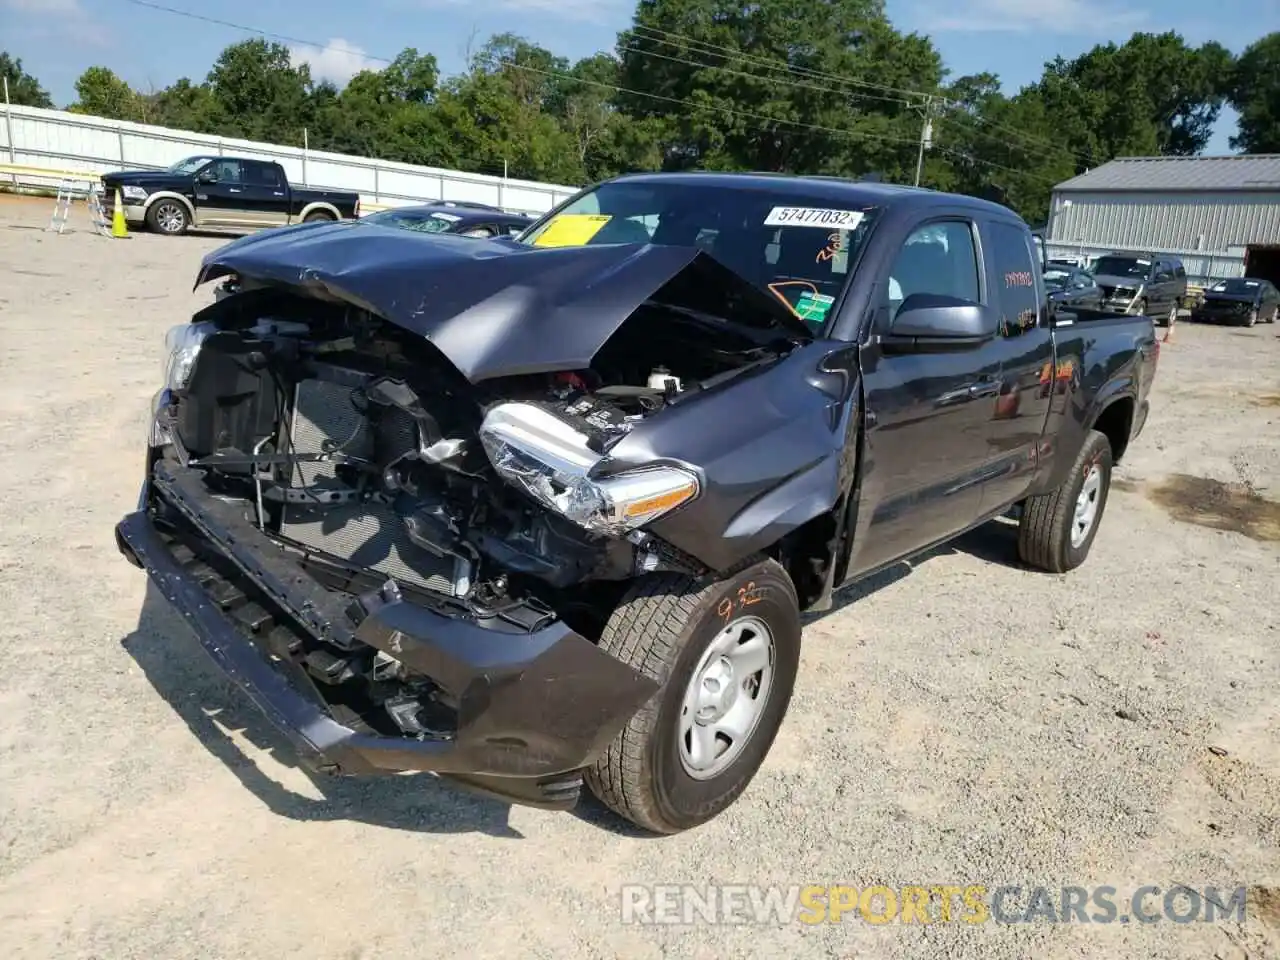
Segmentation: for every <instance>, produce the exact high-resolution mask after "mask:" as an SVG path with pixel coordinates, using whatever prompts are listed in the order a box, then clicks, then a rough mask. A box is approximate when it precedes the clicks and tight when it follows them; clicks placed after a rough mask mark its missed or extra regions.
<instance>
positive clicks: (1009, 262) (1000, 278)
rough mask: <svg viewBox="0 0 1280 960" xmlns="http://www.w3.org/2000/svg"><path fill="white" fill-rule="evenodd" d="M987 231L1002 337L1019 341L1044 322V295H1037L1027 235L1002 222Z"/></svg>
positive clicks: (994, 224)
mask: <svg viewBox="0 0 1280 960" xmlns="http://www.w3.org/2000/svg"><path fill="white" fill-rule="evenodd" d="M987 229H988V233H989V235H990V237H991V257H992V261H993V264H994V267H995V269H994V271H993V272H994V273H995V277H996V298H997V299H998V300H999V306H1000V334H1001V336H1005V337H1018V336H1021V335H1022V334H1024V333H1026V332H1027V331H1028V330H1031V329H1032V328H1034V327H1035V326H1036V324H1037V323H1038V322H1039V319H1040V295H1039V294H1038V293H1037V292H1036V278H1035V263H1034V261H1033V260H1032V258H1031V247H1030V245H1029V244H1028V243H1027V233H1026V231H1025V230H1020V229H1018V228H1017V227H1014V226H1011V225H1010V224H1007V223H998V222H997V223H992V224H990V225H989V226H988V228H987Z"/></svg>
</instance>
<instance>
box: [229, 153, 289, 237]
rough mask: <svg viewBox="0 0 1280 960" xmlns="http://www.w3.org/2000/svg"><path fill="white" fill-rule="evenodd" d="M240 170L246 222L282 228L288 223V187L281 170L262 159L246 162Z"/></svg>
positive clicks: (276, 164) (274, 164)
mask: <svg viewBox="0 0 1280 960" xmlns="http://www.w3.org/2000/svg"><path fill="white" fill-rule="evenodd" d="M243 167H244V192H243V193H242V195H241V196H242V197H243V199H244V207H243V212H244V216H245V219H246V220H253V221H254V222H255V223H258V224H260V225H262V226H264V227H281V226H284V225H285V224H286V223H288V222H289V184H288V183H287V182H286V181H285V178H284V170H283V168H282V167H281V166H280V165H279V164H278V163H266V162H265V161H262V160H246V161H244V164H243Z"/></svg>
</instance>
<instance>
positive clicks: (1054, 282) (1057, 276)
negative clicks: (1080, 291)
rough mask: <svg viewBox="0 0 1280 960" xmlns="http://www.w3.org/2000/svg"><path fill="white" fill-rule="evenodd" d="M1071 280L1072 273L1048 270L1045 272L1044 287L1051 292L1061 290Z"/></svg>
mask: <svg viewBox="0 0 1280 960" xmlns="http://www.w3.org/2000/svg"><path fill="white" fill-rule="evenodd" d="M1070 279H1071V273H1070V271H1067V270H1046V271H1045V272H1044V285H1045V286H1046V287H1048V288H1049V289H1050V290H1061V289H1062V288H1063V287H1065V286H1066V285H1067V281H1068V280H1070Z"/></svg>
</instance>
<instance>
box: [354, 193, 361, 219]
mask: <svg viewBox="0 0 1280 960" xmlns="http://www.w3.org/2000/svg"><path fill="white" fill-rule="evenodd" d="M352 216H353V217H355V218H356V219H357V220H359V219H360V195H359V194H357V195H356V209H355V211H354V213H352Z"/></svg>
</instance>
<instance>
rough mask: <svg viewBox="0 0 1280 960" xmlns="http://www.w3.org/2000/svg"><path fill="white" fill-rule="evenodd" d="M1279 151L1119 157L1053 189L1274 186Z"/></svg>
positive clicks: (1279, 172)
mask: <svg viewBox="0 0 1280 960" xmlns="http://www.w3.org/2000/svg"><path fill="white" fill-rule="evenodd" d="M1276 189H1280V154H1265V153H1260V154H1254V155H1253V156H1239V157H1121V158H1120V159H1118V160H1112V161H1110V162H1109V163H1104V164H1103V165H1102V166H1100V167H1098V168H1096V169H1094V170H1090V171H1088V172H1087V173H1082V174H1080V176H1078V177H1072V178H1071V179H1070V180H1067V181H1065V182H1063V183H1060V184H1058V185H1057V186H1056V187H1054V190H1055V191H1063V192H1068V191H1070V192H1075V191H1099V192H1109V191H1112V190H1130V191H1132V190H1170V191H1172V190H1272V191H1274V190H1276Z"/></svg>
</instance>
